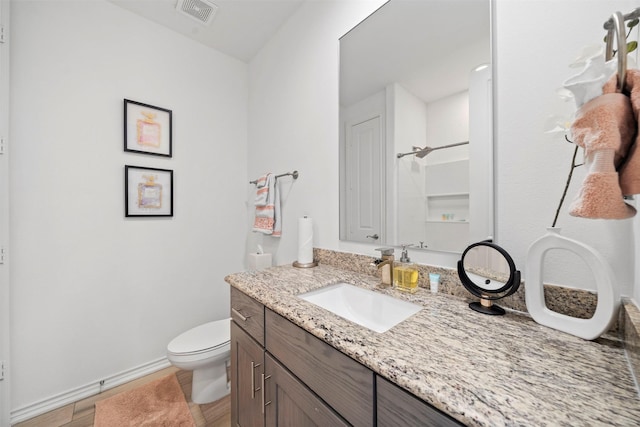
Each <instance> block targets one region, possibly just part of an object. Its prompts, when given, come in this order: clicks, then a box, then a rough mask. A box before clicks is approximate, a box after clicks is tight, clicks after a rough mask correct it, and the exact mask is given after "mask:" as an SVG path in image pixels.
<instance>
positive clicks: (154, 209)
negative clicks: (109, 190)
mask: <svg viewBox="0 0 640 427" xmlns="http://www.w3.org/2000/svg"><path fill="white" fill-rule="evenodd" d="M124 192H125V196H124V209H125V216H126V217H151V216H165V217H172V216H173V197H174V191H173V170H170V169H156V168H148V167H143V166H131V165H125V167H124Z"/></svg>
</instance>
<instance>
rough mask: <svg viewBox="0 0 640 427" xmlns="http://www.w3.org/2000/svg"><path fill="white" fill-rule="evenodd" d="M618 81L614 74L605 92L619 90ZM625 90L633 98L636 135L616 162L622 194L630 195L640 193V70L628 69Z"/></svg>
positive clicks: (632, 106)
mask: <svg viewBox="0 0 640 427" xmlns="http://www.w3.org/2000/svg"><path fill="white" fill-rule="evenodd" d="M617 83H618V79H617V75H613V76H612V77H611V79H609V81H608V82H607V83H606V84H605V85H604V88H603V89H604V92H605V93H613V92H616V91H618V89H617ZM624 92H625V93H626V94H629V99H630V100H631V109H632V111H633V116H634V118H635V126H634V131H635V134H636V136H635V140H634V141H633V142H632V145H631V147H630V148H629V150H628V152H627V153H626V156H625V157H624V158H623V159H621V160H620V162H618V163H616V169H617V170H618V173H619V175H620V189H621V190H622V194H623V195H625V196H630V195H633V194H640V150H639V149H638V145H640V132H639V128H640V70H637V69H630V70H627V73H626V78H625V87H624Z"/></svg>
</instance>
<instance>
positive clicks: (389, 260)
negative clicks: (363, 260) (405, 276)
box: [374, 248, 395, 286]
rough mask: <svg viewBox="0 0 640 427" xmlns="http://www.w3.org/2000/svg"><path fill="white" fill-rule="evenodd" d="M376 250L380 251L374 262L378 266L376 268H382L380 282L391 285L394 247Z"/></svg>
mask: <svg viewBox="0 0 640 427" xmlns="http://www.w3.org/2000/svg"><path fill="white" fill-rule="evenodd" d="M376 251H380V252H381V253H382V257H381V258H380V259H376V260H375V261H374V264H375V265H376V266H378V270H380V269H381V270H382V284H383V285H387V286H391V285H393V262H394V260H395V257H394V249H393V248H377V249H376Z"/></svg>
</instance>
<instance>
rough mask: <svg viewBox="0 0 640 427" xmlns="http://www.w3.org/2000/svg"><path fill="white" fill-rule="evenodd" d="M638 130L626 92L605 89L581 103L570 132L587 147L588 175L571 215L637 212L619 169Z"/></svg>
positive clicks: (613, 215) (621, 215)
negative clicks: (624, 189) (625, 196)
mask: <svg viewBox="0 0 640 427" xmlns="http://www.w3.org/2000/svg"><path fill="white" fill-rule="evenodd" d="M635 133H636V122H635V119H634V117H633V114H632V112H631V104H630V102H629V98H628V97H627V96H625V95H622V94H620V93H605V94H603V95H600V96H598V97H597V98H594V99H592V100H591V101H589V102H587V103H586V104H584V105H583V106H582V107H580V109H579V110H578V111H577V113H576V119H575V121H574V122H573V124H572V125H571V136H572V138H573V141H574V142H575V143H576V144H578V145H579V146H580V147H582V148H584V150H585V166H586V168H587V175H586V177H585V179H584V181H583V182H582V187H581V189H580V192H579V193H578V195H577V196H576V198H575V199H574V200H573V202H572V203H571V206H570V210H569V214H570V215H573V216H578V217H583V218H594V219H596V218H598V219H625V218H630V217H632V216H634V215H635V213H636V210H635V208H633V207H632V206H630V205H628V204H626V203H625V202H624V199H623V197H622V191H621V189H620V183H619V176H618V172H616V166H617V165H619V164H620V163H621V162H622V160H623V159H624V157H625V156H626V154H627V151H628V150H629V146H630V145H631V143H632V140H633V138H634V135H635Z"/></svg>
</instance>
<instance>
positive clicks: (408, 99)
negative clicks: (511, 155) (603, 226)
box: [340, 0, 493, 252]
mask: <svg viewBox="0 0 640 427" xmlns="http://www.w3.org/2000/svg"><path fill="white" fill-rule="evenodd" d="M482 16H485V17H486V20H483V19H478V17H482ZM452 17H455V25H451V22H452V21H451V19H450V18H452ZM489 18H490V3H489V1H488V0H487V1H471V2H467V1H461V2H447V1H444V0H438V1H431V2H415V1H405V0H392V1H390V2H389V3H386V4H385V5H384V6H383V7H382V8H380V9H379V10H378V11H376V12H375V13H374V14H372V15H371V16H369V17H368V18H367V19H366V20H365V21H363V22H362V23H360V24H359V25H358V26H357V27H355V28H354V29H352V30H351V31H350V32H349V33H347V34H346V35H345V36H344V37H342V38H341V39H340V147H341V150H340V153H341V158H340V161H341V162H340V166H341V167H340V169H341V176H340V188H341V195H340V201H341V203H340V206H341V208H340V239H341V240H348V241H354V242H368V243H375V244H386V245H400V244H412V245H413V246H414V247H415V248H425V249H429V250H436V251H446V252H462V250H463V249H464V248H465V247H466V246H468V244H469V243H470V242H471V241H479V240H483V239H486V238H487V237H488V236H491V235H493V142H492V139H493V138H492V118H493V114H492V112H493V105H492V104H493V103H492V81H491V78H492V71H491V66H490V62H491V53H490V50H491V49H490V44H491V41H490V40H491V37H490V25H489V20H490V19H489ZM400 22H401V23H402V24H401V25H399V24H398V23H400ZM380 28H384V29H385V30H384V31H381V30H380ZM389 28H393V30H392V31H389ZM433 39H438V40H446V43H444V42H443V43H439V44H434V43H432V42H431V40H433ZM434 45H435V46H434ZM416 52H420V54H419V55H417V54H416ZM459 143H464V144H462V145H458V146H455V147H450V148H447V149H438V147H442V146H445V145H450V144H459ZM425 147H432V148H436V149H437V151H434V152H431V153H429V154H428V155H426V156H415V155H407V156H403V157H402V158H399V157H398V156H397V154H398V153H410V152H413V151H415V150H417V149H420V148H425ZM470 177H473V179H472V180H470Z"/></svg>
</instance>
